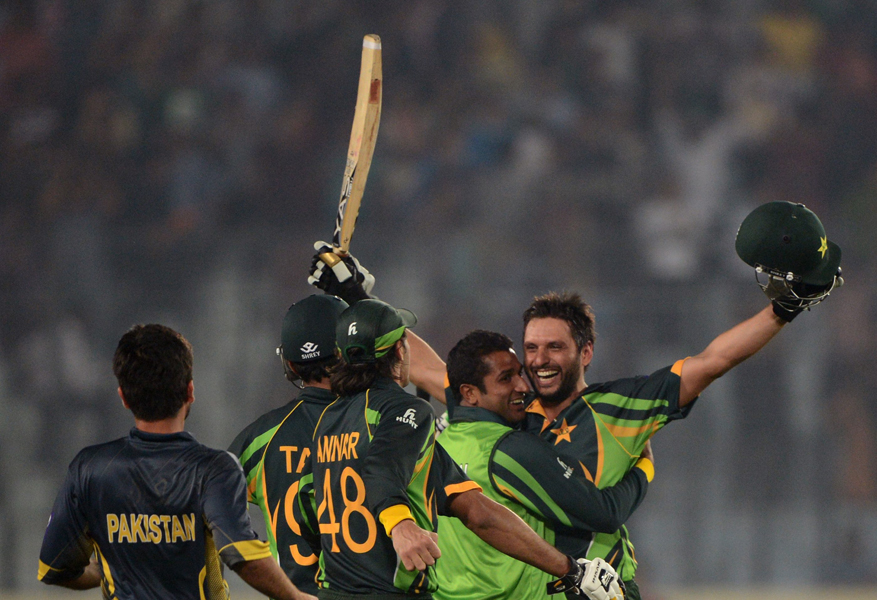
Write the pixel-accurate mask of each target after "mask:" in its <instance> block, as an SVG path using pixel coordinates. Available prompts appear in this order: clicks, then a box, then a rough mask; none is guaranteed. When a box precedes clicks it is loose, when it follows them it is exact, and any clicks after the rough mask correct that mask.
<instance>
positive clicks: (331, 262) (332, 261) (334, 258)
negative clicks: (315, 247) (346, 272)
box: [320, 248, 347, 268]
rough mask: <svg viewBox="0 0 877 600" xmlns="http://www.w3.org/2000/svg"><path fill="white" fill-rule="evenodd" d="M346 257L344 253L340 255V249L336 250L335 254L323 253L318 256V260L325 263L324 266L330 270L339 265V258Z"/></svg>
mask: <svg viewBox="0 0 877 600" xmlns="http://www.w3.org/2000/svg"><path fill="white" fill-rule="evenodd" d="M346 255H347V253H346V252H345V253H343V254H341V252H340V249H338V248H336V249H335V252H323V253H322V254H320V260H322V261H323V262H324V263H326V266H328V267H330V268H331V267H334V266H335V265H337V264H338V263H340V262H341V257H342V256H346Z"/></svg>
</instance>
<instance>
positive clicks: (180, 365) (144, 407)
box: [113, 324, 193, 422]
mask: <svg viewBox="0 0 877 600" xmlns="http://www.w3.org/2000/svg"><path fill="white" fill-rule="evenodd" d="M192 362H193V354H192V346H191V345H190V344H189V342H188V341H187V340H186V338H184V337H183V336H182V335H180V334H179V333H177V332H176V331H174V330H173V329H171V328H170V327H165V326H164V325H157V324H151V325H135V326H134V327H132V328H131V329H130V330H128V331H127V332H126V333H125V335H123V336H122V339H120V340H119V345H118V346H117V347H116V352H115V354H114V355H113V373H114V374H115V376H116V379H118V381H119V387H120V388H121V389H122V394H123V395H124V396H125V402H127V403H128V406H129V407H130V409H131V412H132V413H134V416H135V417H136V418H137V419H140V420H142V421H150V422H151V421H161V420H162V419H167V418H170V417H173V416H174V415H176V414H177V413H178V412H179V411H180V409H181V408H182V407H183V404H185V402H186V400H187V399H188V397H189V382H190V381H192Z"/></svg>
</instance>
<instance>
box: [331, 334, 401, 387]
mask: <svg viewBox="0 0 877 600" xmlns="http://www.w3.org/2000/svg"><path fill="white" fill-rule="evenodd" d="M406 335H407V333H403V334H402V337H401V338H400V341H401V340H404V339H405V336H406ZM359 352H365V350H364V349H361V348H350V349H349V350H348V351H347V353H348V355H350V356H351V358H353V357H355V356H356V355H357V354H358V353H359ZM399 363H401V360H399V357H397V356H396V352H395V350H394V349H390V351H389V352H387V353H386V354H384V355H383V356H381V357H378V358H376V359H375V360H374V361H372V362H367V363H355V364H350V363H348V362H346V361H344V360H340V359H339V360H338V366H336V367H335V368H334V369H332V370H331V372H330V380H329V381H330V384H331V386H332V392H333V393H334V394H337V395H338V396H342V397H343V396H355V395H356V394H359V393H361V392H364V391H366V390H367V389H368V388H370V387H371V386H372V385H373V384H374V382H375V380H376V379H377V378H378V377H386V378H388V379H393V372H394V371H395V370H396V367H397V366H398V365H399Z"/></svg>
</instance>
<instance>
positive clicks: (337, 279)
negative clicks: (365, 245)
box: [308, 242, 375, 306]
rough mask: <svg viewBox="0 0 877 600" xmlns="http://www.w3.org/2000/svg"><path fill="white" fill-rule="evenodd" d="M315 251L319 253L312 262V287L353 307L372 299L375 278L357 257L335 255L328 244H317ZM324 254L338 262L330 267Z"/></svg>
mask: <svg viewBox="0 0 877 600" xmlns="http://www.w3.org/2000/svg"><path fill="white" fill-rule="evenodd" d="M314 250H316V251H317V253H316V254H315V255H314V258H313V260H312V261H311V269H310V272H309V276H308V283H309V284H310V285H312V286H314V287H316V288H318V289H321V290H323V291H324V292H326V293H327V294H332V295H333V296H338V297H339V298H341V299H342V300H344V301H345V302H347V304H350V305H351V306H352V305H354V304H356V303H357V302H359V301H360V300H366V299H368V298H371V296H370V295H369V294H370V292H371V290H372V288H373V287H374V285H375V277H374V275H372V274H371V273H369V272H368V269H366V268H365V267H363V266H362V265H361V264H359V261H358V260H357V259H356V258H355V257H353V256H351V255H347V256H345V257H340V256H338V255H336V254H334V253H333V252H332V246H330V245H329V244H327V243H326V242H317V243H315V244H314ZM324 254H331V255H332V256H333V257H335V258H337V260H336V261H334V264H332V265H329V264H327V262H326V261H325V260H324V259H323V258H322V255H324Z"/></svg>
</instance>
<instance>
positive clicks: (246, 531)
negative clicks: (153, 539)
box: [203, 452, 271, 567]
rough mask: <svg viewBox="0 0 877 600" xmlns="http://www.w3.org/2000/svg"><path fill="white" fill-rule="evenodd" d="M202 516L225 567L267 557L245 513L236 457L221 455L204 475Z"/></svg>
mask: <svg viewBox="0 0 877 600" xmlns="http://www.w3.org/2000/svg"><path fill="white" fill-rule="evenodd" d="M203 513H204V518H205V520H206V521H207V526H208V527H209V528H210V531H211V533H212V535H213V540H214V543H215V544H216V549H217V550H218V551H219V556H220V558H221V559H222V561H223V562H224V563H225V564H226V565H227V566H228V567H234V566H235V565H237V564H238V563H240V562H242V561H251V560H259V559H261V558H267V557H269V556H271V552H270V549H269V547H268V543H267V542H263V541H260V540H259V539H258V538H257V536H256V533H255V532H254V531H253V528H252V526H251V524H250V515H249V513H248V512H247V485H246V479H244V472H243V469H242V468H241V465H240V463H239V462H238V460H237V458H236V457H235V456H234V455H233V454H231V453H229V452H221V453H219V454H218V455H217V456H216V458H214V459H213V460H212V461H211V463H210V465H209V467H208V470H207V473H206V474H205V481H204V496H203Z"/></svg>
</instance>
